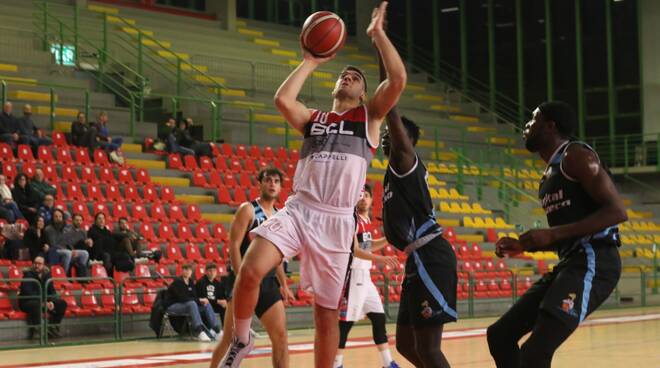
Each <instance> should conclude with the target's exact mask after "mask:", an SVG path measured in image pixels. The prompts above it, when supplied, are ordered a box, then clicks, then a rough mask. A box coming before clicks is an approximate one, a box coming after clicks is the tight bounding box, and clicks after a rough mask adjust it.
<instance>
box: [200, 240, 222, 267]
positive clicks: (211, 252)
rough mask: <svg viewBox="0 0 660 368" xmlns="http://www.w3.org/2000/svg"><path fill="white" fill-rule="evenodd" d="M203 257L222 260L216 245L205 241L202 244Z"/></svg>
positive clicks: (217, 260)
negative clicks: (204, 243) (203, 244)
mask: <svg viewBox="0 0 660 368" xmlns="http://www.w3.org/2000/svg"><path fill="white" fill-rule="evenodd" d="M204 258H206V259H207V260H209V261H214V262H216V263H219V262H222V256H221V255H220V251H219V250H218V246H217V245H216V244H212V243H206V245H205V246H204Z"/></svg>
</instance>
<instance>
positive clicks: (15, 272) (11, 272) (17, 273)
mask: <svg viewBox="0 0 660 368" xmlns="http://www.w3.org/2000/svg"><path fill="white" fill-rule="evenodd" d="M7 278H8V279H14V280H20V279H22V278H23V271H21V269H20V268H18V267H16V266H15V265H11V266H9V268H8V269H7ZM20 285H21V282H20V281H10V282H8V283H7V289H8V290H18V288H19V286H20Z"/></svg>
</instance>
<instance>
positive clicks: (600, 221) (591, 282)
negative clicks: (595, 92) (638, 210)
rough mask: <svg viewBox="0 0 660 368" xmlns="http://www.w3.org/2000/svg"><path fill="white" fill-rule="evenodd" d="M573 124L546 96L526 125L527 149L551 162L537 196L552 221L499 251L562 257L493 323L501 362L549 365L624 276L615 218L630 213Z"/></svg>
mask: <svg viewBox="0 0 660 368" xmlns="http://www.w3.org/2000/svg"><path fill="white" fill-rule="evenodd" d="M575 125H576V117H575V113H574V112H573V110H572V109H571V107H570V106H568V105H567V104H566V103H563V102H559V101H556V102H546V103H543V104H541V105H539V107H538V108H537V109H536V110H534V116H533V117H532V120H531V121H530V122H528V123H527V125H526V126H525V130H524V132H523V138H524V139H525V146H526V148H527V149H528V150H529V151H531V152H537V153H538V154H539V155H540V156H541V158H542V159H543V160H544V161H545V162H547V164H548V166H547V169H546V170H545V174H544V175H543V178H542V179H541V183H540V186H539V199H540V201H541V205H542V206H543V209H544V210H545V213H546V216H547V218H548V224H549V225H550V227H549V228H547V229H535V230H530V231H528V232H526V233H524V234H522V235H521V236H520V239H519V240H516V239H512V238H508V237H506V238H501V239H499V240H498V242H497V244H496V248H497V249H496V252H497V254H498V255H499V256H500V257H502V256H506V255H516V254H519V253H521V252H523V251H527V252H534V251H548V250H555V251H557V253H558V254H559V263H558V264H557V266H556V267H554V269H553V270H552V271H551V272H549V273H546V274H545V275H543V277H542V278H541V279H540V280H539V281H537V282H536V283H535V284H534V285H533V286H532V287H531V288H530V289H529V290H528V291H527V292H526V293H525V294H524V295H523V296H522V297H521V298H520V299H519V300H518V301H517V302H516V303H515V304H514V305H513V306H512V307H511V309H510V310H509V311H508V312H506V313H505V314H504V315H503V316H502V317H501V318H500V319H499V320H498V321H497V322H495V323H494V324H493V325H491V326H490V327H489V328H488V346H489V348H490V353H491V355H492V356H493V358H494V359H495V363H496V364H497V367H499V368H504V367H506V368H518V367H526V368H546V367H550V365H551V362H552V356H553V354H554V352H555V350H556V349H557V348H558V347H559V346H560V345H561V344H562V343H563V342H564V341H565V340H566V339H567V338H568V337H569V336H570V335H571V334H572V333H573V331H575V329H576V328H577V327H578V325H579V324H580V323H581V322H582V321H583V320H584V319H585V318H586V317H587V316H588V315H589V314H590V313H592V312H593V311H594V310H596V308H598V306H600V305H601V304H602V303H603V302H604V301H605V300H606V299H607V298H608V296H609V295H610V294H611V293H612V291H613V290H614V288H615V287H616V284H617V282H618V280H619V276H620V275H621V260H620V258H619V251H618V249H617V248H618V246H619V245H620V244H621V243H620V240H619V236H618V229H617V224H619V223H621V222H624V221H626V220H627V215H626V210H625V207H624V206H623V202H622V201H621V198H620V197H619V193H618V192H617V190H616V188H615V186H614V183H613V182H612V179H611V178H610V176H609V174H608V173H607V170H606V169H605V168H603V166H602V165H601V163H600V160H599V158H598V155H597V154H596V153H595V152H594V151H593V149H592V148H591V147H589V146H588V145H586V144H585V143H582V142H578V141H572V140H571V136H572V134H573V131H574V130H575ZM529 332H531V333H532V334H531V336H530V337H529V338H528V339H527V341H525V343H524V344H522V346H520V347H519V346H518V341H519V340H520V339H521V338H522V337H523V336H524V335H526V334H527V333H529Z"/></svg>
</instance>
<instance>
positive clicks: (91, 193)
mask: <svg viewBox="0 0 660 368" xmlns="http://www.w3.org/2000/svg"><path fill="white" fill-rule="evenodd" d="M87 198H88V199H91V200H93V201H95V202H96V201H98V202H102V201H105V197H104V196H103V193H102V192H101V188H100V187H99V186H98V185H95V184H88V185H87Z"/></svg>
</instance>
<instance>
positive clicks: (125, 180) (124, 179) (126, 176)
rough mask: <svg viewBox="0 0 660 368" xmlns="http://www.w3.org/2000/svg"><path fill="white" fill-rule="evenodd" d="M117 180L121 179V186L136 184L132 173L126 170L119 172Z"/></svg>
mask: <svg viewBox="0 0 660 368" xmlns="http://www.w3.org/2000/svg"><path fill="white" fill-rule="evenodd" d="M117 178H118V179H119V183H121V184H134V183H135V181H134V180H133V174H131V171H130V170H129V169H126V168H122V169H119V172H117Z"/></svg>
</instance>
